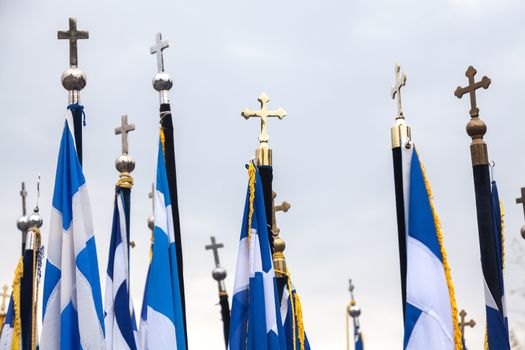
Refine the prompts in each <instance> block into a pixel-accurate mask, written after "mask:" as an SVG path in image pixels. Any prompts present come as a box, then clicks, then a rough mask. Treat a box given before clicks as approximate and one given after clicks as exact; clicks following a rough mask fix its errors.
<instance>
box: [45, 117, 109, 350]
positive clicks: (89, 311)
mask: <svg viewBox="0 0 525 350" xmlns="http://www.w3.org/2000/svg"><path fill="white" fill-rule="evenodd" d="M68 114H69V116H68V118H66V122H65V126H64V132H63V133H62V140H61V142H60V151H59V154H58V164H57V172H56V178H55V190H54V194H53V209H52V211H51V223H50V229H49V243H48V253H47V262H46V272H45V276H44V303H43V322H42V333H41V339H40V349H42V350H58V349H105V348H106V346H105V342H104V316H103V312H102V297H101V291H100V279H99V272H98V261H97V251H96V245H95V237H94V230H93V220H92V217H91V207H90V202H89V196H88V192H87V187H86V180H85V178H84V174H83V173H82V167H81V166H80V162H79V159H78V156H77V152H76V150H75V142H74V140H73V136H72V135H73V134H72V132H71V130H70V126H71V125H72V123H71V113H70V112H68Z"/></svg>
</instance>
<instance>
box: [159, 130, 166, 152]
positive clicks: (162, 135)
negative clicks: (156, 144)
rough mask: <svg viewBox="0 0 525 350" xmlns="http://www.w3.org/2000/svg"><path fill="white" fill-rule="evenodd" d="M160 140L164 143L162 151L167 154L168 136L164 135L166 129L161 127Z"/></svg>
mask: <svg viewBox="0 0 525 350" xmlns="http://www.w3.org/2000/svg"><path fill="white" fill-rule="evenodd" d="M160 142H161V144H162V152H163V153H164V155H166V137H165V136H164V130H163V129H162V128H160Z"/></svg>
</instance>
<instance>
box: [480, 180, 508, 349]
mask: <svg viewBox="0 0 525 350" xmlns="http://www.w3.org/2000/svg"><path fill="white" fill-rule="evenodd" d="M492 218H493V220H492V222H493V223H494V229H493V232H494V240H495V243H496V244H495V246H496V251H495V252H494V254H495V255H496V261H497V273H496V274H491V275H489V276H496V277H497V278H498V280H494V281H489V280H486V279H484V281H485V303H486V313H487V337H486V338H485V339H486V341H487V345H488V349H490V350H510V341H509V328H508V327H509V326H508V320H507V305H506V302H505V292H504V284H503V265H504V262H503V251H504V250H503V223H502V213H501V207H500V200H499V195H498V187H497V186H496V181H492ZM489 279H490V278H489ZM496 285H497V286H499V288H494V286H496Z"/></svg>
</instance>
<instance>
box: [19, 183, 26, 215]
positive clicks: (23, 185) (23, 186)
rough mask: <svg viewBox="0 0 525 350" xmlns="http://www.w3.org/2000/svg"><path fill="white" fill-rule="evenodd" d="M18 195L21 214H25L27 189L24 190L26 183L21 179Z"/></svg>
mask: <svg viewBox="0 0 525 350" xmlns="http://www.w3.org/2000/svg"><path fill="white" fill-rule="evenodd" d="M20 197H22V215H26V214H27V208H26V197H27V191H26V183H25V182H23V181H22V188H21V189H20Z"/></svg>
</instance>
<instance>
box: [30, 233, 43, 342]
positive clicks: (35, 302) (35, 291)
mask: <svg viewBox="0 0 525 350" xmlns="http://www.w3.org/2000/svg"><path fill="white" fill-rule="evenodd" d="M33 234H34V242H35V244H34V247H33V290H32V293H33V294H32V296H31V298H32V302H33V310H32V313H33V316H32V324H31V349H33V350H34V349H36V343H37V339H36V338H37V333H38V332H37V323H36V321H37V317H38V279H37V268H38V261H37V259H38V252H39V251H40V246H41V241H42V236H41V235H40V230H39V229H38V228H36V227H35V228H33Z"/></svg>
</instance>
